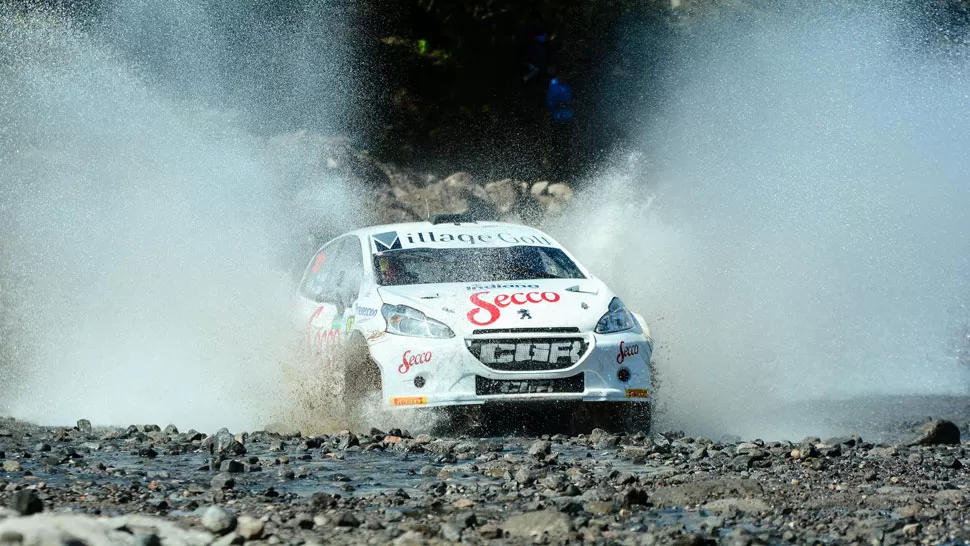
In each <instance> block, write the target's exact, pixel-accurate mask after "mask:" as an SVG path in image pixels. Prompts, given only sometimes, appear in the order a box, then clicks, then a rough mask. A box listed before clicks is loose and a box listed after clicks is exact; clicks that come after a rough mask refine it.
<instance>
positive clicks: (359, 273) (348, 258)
mask: <svg viewBox="0 0 970 546" xmlns="http://www.w3.org/2000/svg"><path fill="white" fill-rule="evenodd" d="M337 253H338V254H339V261H338V263H336V264H335V265H334V267H335V268H336V270H337V272H336V273H335V277H334V284H335V286H334V288H335V290H336V291H337V293H338V295H339V298H340V300H341V302H342V303H343V304H344V305H350V304H351V303H353V301H354V300H356V299H357V296H358V295H359V294H360V285H361V283H362V282H363V279H364V263H363V259H362V258H361V250H360V240H359V239H357V237H353V236H351V237H347V238H346V239H344V240H343V241H341V244H340V248H339V249H338V250H337Z"/></svg>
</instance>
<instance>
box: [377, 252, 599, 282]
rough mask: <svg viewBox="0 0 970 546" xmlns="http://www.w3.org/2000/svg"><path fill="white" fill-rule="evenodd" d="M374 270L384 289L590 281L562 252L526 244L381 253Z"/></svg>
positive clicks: (378, 254) (378, 255)
mask: <svg viewBox="0 0 970 546" xmlns="http://www.w3.org/2000/svg"><path fill="white" fill-rule="evenodd" d="M374 271H375V272H376V273H377V280H378V282H379V283H380V284H381V285H383V286H396V285H403V284H434V283H448V282H464V283H471V282H496V281H524V280H532V279H585V278H586V277H585V276H584V275H583V273H582V271H580V270H579V267H577V266H576V264H575V263H574V262H573V261H572V260H570V259H569V257H568V256H566V253H565V252H563V251H562V250H560V249H558V248H553V247H545V246H524V245H523V246H507V247H479V248H409V249H402V250H391V251H387V252H379V253H377V254H375V255H374Z"/></svg>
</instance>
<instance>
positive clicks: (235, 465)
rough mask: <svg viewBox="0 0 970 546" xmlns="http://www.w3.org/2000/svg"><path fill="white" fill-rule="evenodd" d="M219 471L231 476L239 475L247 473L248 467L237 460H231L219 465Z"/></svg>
mask: <svg viewBox="0 0 970 546" xmlns="http://www.w3.org/2000/svg"><path fill="white" fill-rule="evenodd" d="M219 471H220V472H228V473H230V474H239V473H241V472H245V471H246V465H245V464H243V463H241V462H239V461H237V460H235V459H229V460H226V461H222V463H220V464H219Z"/></svg>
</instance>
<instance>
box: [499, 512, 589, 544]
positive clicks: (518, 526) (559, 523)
mask: <svg viewBox="0 0 970 546" xmlns="http://www.w3.org/2000/svg"><path fill="white" fill-rule="evenodd" d="M500 527H501V529H502V530H504V531H505V532H506V533H508V534H509V535H510V536H513V537H524V538H530V537H536V536H543V535H549V536H551V537H557V536H563V535H566V534H568V533H569V532H570V531H571V530H572V521H571V520H570V518H569V516H568V515H566V514H564V513H562V512H557V511H554V510H539V511H535V512H527V513H525V514H519V515H515V516H512V517H510V518H508V519H506V520H505V521H504V522H502V523H501V525H500Z"/></svg>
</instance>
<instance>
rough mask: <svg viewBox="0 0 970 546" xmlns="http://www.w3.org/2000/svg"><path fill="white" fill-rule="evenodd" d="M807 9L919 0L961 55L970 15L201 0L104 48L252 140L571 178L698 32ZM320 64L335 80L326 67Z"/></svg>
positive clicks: (499, 1) (585, 2) (632, 121)
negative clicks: (342, 140)
mask: <svg viewBox="0 0 970 546" xmlns="http://www.w3.org/2000/svg"><path fill="white" fill-rule="evenodd" d="M8 1H10V0H8ZM819 2H822V3H826V4H829V5H830V6H834V7H836V9H844V10H865V9H870V8H871V7H872V6H875V5H879V6H885V5H887V4H890V5H897V6H902V7H905V8H907V10H911V8H912V7H913V6H916V7H917V11H921V12H923V13H925V14H926V16H927V21H928V22H929V24H928V25H926V26H927V34H926V36H927V39H932V40H951V41H953V42H955V43H957V42H959V43H961V45H964V44H963V42H964V41H965V40H964V38H963V31H962V29H963V28H964V27H965V26H966V25H967V22H968V20H970V15H968V13H970V10H968V5H970V0H864V1H860V2H840V1H836V0H792V1H789V2H777V1H774V0H331V1H326V2H324V1H319V0H276V1H273V2H265V1H259V0H213V1H212V2H209V3H207V4H206V8H205V9H204V12H200V13H197V14H190V15H189V16H195V17H201V18H204V19H205V24H204V25H202V27H203V28H204V29H205V31H206V32H207V33H208V34H206V35H194V36H193V35H188V36H184V35H180V32H181V31H182V30H183V29H180V28H178V27H177V26H176V25H173V24H172V23H171V22H170V21H166V20H159V21H158V22H157V24H155V25H148V27H149V28H151V29H152V30H150V31H148V32H149V34H150V35H148V36H142V37H140V39H132V37H130V36H125V37H124V39H123V40H113V41H116V42H117V43H120V44H122V47H125V44H128V51H127V53H128V54H129V55H130V56H132V57H133V58H134V59H136V60H138V61H140V62H141V63H142V64H143V65H144V69H145V71H146V73H148V74H154V75H156V76H157V77H158V79H159V81H160V82H180V84H179V85H180V87H179V89H178V91H179V92H180V93H183V94H184V93H188V94H190V95H191V94H196V95H198V97H199V98H200V99H201V100H211V99H212V97H213V96H218V98H219V100H220V101H223V102H224V104H225V105H226V106H229V107H235V108H239V109H240V110H242V111H244V112H246V113H247V115H249V116H251V118H250V119H249V123H250V124H251V126H252V129H253V130H254V131H256V132H257V133H261V134H266V135H272V134H275V133H279V132H284V131H290V130H296V129H307V130H310V131H313V132H319V133H324V134H339V135H341V136H343V137H347V138H349V139H350V140H351V141H352V142H353V144H354V145H355V146H356V147H358V148H360V149H364V150H367V151H369V152H370V153H371V154H372V155H373V156H374V157H375V158H377V159H380V160H382V161H388V162H393V163H396V164H398V165H403V166H407V167H411V168H415V169H421V170H427V171H432V172H437V173H441V174H446V173H449V172H453V171H456V170H464V171H468V172H471V173H472V174H473V175H475V176H476V177H479V178H481V179H498V178H504V177H514V178H518V179H530V178H531V179H541V178H556V179H559V180H563V181H567V182H572V183H574V184H575V183H577V182H578V181H580V180H582V179H584V175H585V174H587V173H588V171H589V170H590V169H592V168H594V167H595V166H596V165H598V164H600V163H601V162H602V160H604V159H605V158H607V157H608V156H609V155H610V154H612V153H615V152H616V151H617V150H623V149H624V148H625V147H628V146H632V145H635V140H636V136H637V132H638V131H642V130H643V128H644V127H645V125H646V124H647V123H648V121H649V118H650V114H651V112H653V111H656V110H657V109H659V108H661V107H662V101H663V100H664V96H665V94H669V93H671V92H676V86H677V82H676V81H675V80H674V79H673V78H674V75H672V74H670V73H667V72H666V70H665V68H666V67H667V66H669V65H670V64H671V63H670V61H671V60H672V58H673V57H675V56H676V55H677V54H678V41H679V40H681V39H683V38H684V37H685V36H686V35H689V34H690V33H691V32H693V29H694V28H696V27H697V26H698V25H700V24H702V23H704V22H710V21H711V20H719V19H729V20H730V21H731V24H732V25H744V24H756V23H757V21H758V20H759V19H760V18H763V17H777V16H782V17H783V16H786V14H788V15H790V14H792V13H793V12H797V11H798V10H799V9H805V10H808V9H814V8H816V7H817V3H819ZM19 3H20V4H21V5H23V7H24V9H28V10H29V9H40V8H43V9H48V8H50V7H51V6H54V7H55V8H57V9H63V10H66V11H69V12H71V14H72V15H73V16H74V17H75V18H76V19H77V20H78V21H80V24H82V25H84V24H87V25H90V26H91V28H102V27H103V26H104V25H103V23H104V21H103V18H105V17H106V16H108V14H109V13H110V12H111V10H112V9H113V8H116V7H117V5H118V4H117V3H116V2H113V1H112V0H48V1H47V2H36V1H33V2H32V1H23V0H20V2H19ZM165 9H169V10H175V9H178V3H177V2H176V3H174V4H172V5H171V6H166V8H165ZM321 21H326V22H327V23H326V24H320V22H321ZM308 25H312V26H310V27H309V28H308ZM535 31H539V32H543V33H544V34H545V35H546V36H548V41H547V42H546V43H545V46H544V50H545V51H544V54H545V57H546V59H547V60H548V64H550V65H554V66H555V68H556V69H557V71H558V75H559V77H560V78H561V79H562V80H564V81H566V82H567V83H569V84H570V85H571V86H572V88H573V92H574V98H575V100H574V110H575V113H576V115H575V118H574V120H573V122H572V123H571V124H570V125H571V126H570V127H569V129H568V131H566V134H565V135H559V138H558V139H555V138H553V136H552V135H551V132H552V131H553V129H554V128H552V127H551V126H550V123H549V120H548V115H547V112H546V109H545V106H544V98H545V90H546V85H547V83H548V80H549V77H548V75H547V74H539V75H537V76H535V77H534V78H532V79H530V80H528V81H524V80H523V77H524V76H525V74H526V73H527V72H528V69H527V67H526V64H525V61H526V60H527V58H528V56H529V54H528V53H527V51H528V48H529V46H530V43H531V42H530V33H534V32H535ZM141 32H146V31H145V30H141ZM288 33H289V34H299V35H300V36H301V37H302V41H301V42H300V43H301V46H300V48H296V49H294V48H292V41H287V40H282V39H280V38H279V37H280V36H281V35H286V34H288ZM200 40H202V41H205V40H208V41H210V42H211V43H208V44H207V43H202V44H201V45H202V46H203V47H202V49H203V50H204V49H206V46H209V50H211V57H212V58H213V59H215V60H216V61H218V62H217V63H215V65H213V64H211V63H210V64H208V65H206V66H207V67H211V66H218V67H219V71H221V72H222V73H221V74H216V75H215V76H217V77H199V76H201V75H199V74H186V73H185V72H186V70H187V69H186V67H187V66H192V63H187V62H186V59H185V58H182V57H180V54H179V51H192V52H197V51H199V50H200V47H199V46H200V43H199V41H200ZM281 44H286V47H288V48H289V49H285V48H282V47H280V45H281ZM180 45H184V46H190V47H181V48H180V47H179V46H180ZM273 47H277V48H278V51H276V52H275V56H273V61H271V62H269V63H266V62H265V60H264V59H265V55H264V54H265V51H266V50H267V48H273ZM257 52H259V53H257ZM326 58H330V59H333V60H334V61H335V62H336V61H338V60H339V61H340V64H341V66H342V67H343V68H342V70H340V71H338V72H335V71H334V70H328V67H326V66H323V65H324V64H326V63H325V61H321V59H326ZM253 59H260V62H258V63H254V62H253ZM300 63H303V64H302V65H301V68H302V70H299V71H296V72H297V73H299V74H300V76H299V77H298V78H294V76H293V75H294V70H293V67H294V65H299V64H300ZM348 67H349V68H348ZM207 69H208V68H207ZM335 75H336V77H335ZM187 82H188V83H187ZM193 82H194V83H193ZM213 82H215V83H213ZM556 152H559V153H558V154H557V153H556ZM563 152H565V153H563ZM564 157H565V158H567V159H565V160H564Z"/></svg>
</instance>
